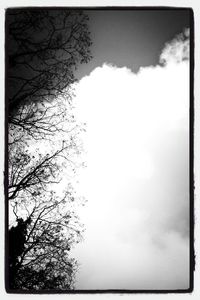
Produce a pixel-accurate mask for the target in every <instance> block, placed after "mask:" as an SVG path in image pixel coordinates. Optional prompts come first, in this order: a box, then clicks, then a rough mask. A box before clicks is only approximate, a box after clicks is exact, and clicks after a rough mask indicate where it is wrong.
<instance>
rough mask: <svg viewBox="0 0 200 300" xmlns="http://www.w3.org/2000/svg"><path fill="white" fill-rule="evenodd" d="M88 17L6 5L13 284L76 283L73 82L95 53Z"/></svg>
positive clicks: (77, 144)
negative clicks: (59, 186) (76, 70)
mask: <svg viewBox="0 0 200 300" xmlns="http://www.w3.org/2000/svg"><path fill="white" fill-rule="evenodd" d="M87 21H88V17H87V15H85V14H84V13H83V12H82V11H80V10H69V9H64V10H63V9H62V10H61V9H26V8H24V9H7V11H6V29H7V36H6V62H7V72H6V80H7V88H6V101H7V103H8V189H7V199H8V200H9V203H8V206H9V217H10V220H9V221H10V226H11V227H10V229H9V231H8V246H9V247H8V250H9V253H8V275H9V282H8V290H9V291H13V290H15V291H16V290H18V291H20V290H32V291H35V290H50V289H54V290H69V289H73V288H74V278H75V272H76V269H77V262H76V261H75V260H74V259H72V258H69V251H70V249H71V248H72V247H73V245H74V244H75V243H77V242H79V241H80V239H81V231H82V227H81V224H80V222H79V219H78V217H77V215H76V214H75V209H74V206H73V203H77V204H78V203H79V202H80V199H79V197H78V196H77V195H76V193H75V191H74V189H73V186H72V184H70V178H71V177H73V176H72V175H74V173H75V172H76V169H77V167H78V166H80V165H81V163H79V161H78V159H77V158H78V156H79V154H80V153H81V147H82V146H81V141H80V140H79V133H80V132H81V131H82V130H83V128H82V125H81V124H78V123H77V121H76V120H75V117H74V114H73V105H72V96H73V89H72V87H71V84H72V83H74V82H75V81H76V78H75V76H74V71H75V69H76V68H78V66H79V64H80V63H87V62H88V61H89V59H90V58H91V54H90V45H91V40H90V33H89V30H88V25H87ZM64 170H65V176H66V178H65V184H64V186H63V185H62V189H63V192H62V193H61V191H59V190H58V188H57V189H56V188H55V185H57V184H59V183H60V182H61V181H62V177H63V174H64V173H62V172H64ZM66 173H67V175H66ZM62 184H63V183H62ZM13 222H14V223H13Z"/></svg>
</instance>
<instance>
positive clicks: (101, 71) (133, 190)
mask: <svg viewBox="0 0 200 300" xmlns="http://www.w3.org/2000/svg"><path fill="white" fill-rule="evenodd" d="M90 19H91V21H90V22H91V23H90V25H91V33H92V37H93V38H92V39H93V56H94V58H93V60H92V61H91V63H89V64H88V65H86V66H85V71H84V72H85V73H84V72H83V69H82V70H81V69H80V71H79V78H80V80H79V82H78V83H77V84H76V87H75V91H76V97H75V99H74V101H75V104H76V107H77V108H76V117H77V118H78V119H79V120H80V121H82V122H85V123H86V132H85V133H84V135H83V136H82V139H83V144H84V148H85V156H84V159H85V161H86V164H87V167H86V168H85V169H82V171H80V176H79V184H78V186H77V188H78V190H79V192H80V194H82V195H84V196H85V197H86V199H87V204H86V205H85V207H84V208H80V211H79V215H80V219H81V222H82V223H84V225H85V233H84V240H83V242H82V243H80V244H78V245H77V246H76V247H75V248H74V250H73V252H72V256H74V257H75V258H76V259H77V260H78V262H79V264H80V266H79V271H78V274H77V281H76V288H77V289H132V290H137V289H140V290H141V289H144V290H145V289H158V290H161V289H187V288H188V287H189V233H188V232H189V153H188V151H189V132H188V131H189V62H188V55H189V53H188V47H189V42H188V35H189V32H188V30H186V29H185V28H187V27H188V25H189V23H188V19H189V18H188V14H187V13H185V12H183V11H182V12H181V11H178V12H175V11H170V12H166V11H165V12H162V13H161V12H158V11H156V12H155V11H152V12H150V11H148V12H147V11H135V12H132V11H127V12H124V11H123V12H119V11H117V12H116V11H115V12H110V11H107V12H90ZM181 32H184V35H183V34H181ZM177 34H179V35H177ZM99 45H101V46H100V47H99V48H98V46H99Z"/></svg>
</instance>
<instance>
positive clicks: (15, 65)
mask: <svg viewBox="0 0 200 300" xmlns="http://www.w3.org/2000/svg"><path fill="white" fill-rule="evenodd" d="M87 21H88V17H87V15H85V14H84V13H83V12H82V11H80V10H78V11H75V10H61V9H53V10H51V9H7V14H6V26H7V29H8V30H7V31H8V35H7V56H8V85H9V90H8V101H9V122H15V124H16V120H13V115H15V114H16V111H17V110H18V109H19V108H20V107H21V106H22V107H23V105H24V104H29V103H32V102H34V103H36V102H42V101H47V100H48V101H50V99H54V98H55V97H57V96H58V95H60V94H62V93H63V90H65V93H66V88H68V87H69V86H70V85H71V84H72V83H73V82H74V81H75V77H74V70H75V69H76V68H77V67H78V65H79V64H80V63H87V62H88V61H89V60H90V58H91V54H90V45H91V40H90V34H89V30H88V25H87Z"/></svg>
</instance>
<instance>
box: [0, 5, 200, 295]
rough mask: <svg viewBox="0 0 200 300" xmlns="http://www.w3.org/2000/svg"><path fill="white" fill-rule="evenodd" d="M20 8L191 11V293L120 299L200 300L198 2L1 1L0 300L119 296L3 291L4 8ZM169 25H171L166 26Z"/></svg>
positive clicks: (199, 12)
mask: <svg viewBox="0 0 200 300" xmlns="http://www.w3.org/2000/svg"><path fill="white" fill-rule="evenodd" d="M20 6H21V7H22V6H58V7H59V6H66V7H67V6H77V7H80V6H85V7H86V6H93V7H95V6H102V7H106V6H127V7H128V6H152V7H154V6H163V7H168V6H170V7H191V8H192V9H193V11H194V30H195V69H194V71H195V73H194V109H195V114H194V119H195V131H194V174H195V178H194V179H195V199H194V204H195V254H196V266H195V273H194V291H193V292H192V293H191V294H123V299H130V297H131V298H132V297H134V299H136V300H137V299H141V300H143V299H146V298H148V299H149V298H150V299H155V298H156V299H159V300H162V299H166V298H169V297H170V299H183V300H184V299H186V298H189V297H190V299H191V297H192V298H194V299H200V202H199V198H200V101H199V99H200V89H199V88H198V87H199V85H198V83H199V82H200V57H199V55H198V54H199V53H200V38H198V37H200V1H198V0H173V1H172V0H151V1H150V0H137V1H136V0H135V1H134V0H132V1H131V0H124V1H122V0H107V1H106V0H99V1H97V0H87V1H86V0H84V1H83V0H82V1H81V0H79V1H78V0H73V1H72V0H62V1H61V0H56V1H53V0H42V1H41V0H40V1H38V0H29V1H26V0H1V2H0V50H1V55H0V67H1V72H0V86H1V88H0V95H1V98H0V99H1V109H0V122H1V124H0V125H1V126H0V140H1V145H2V147H1V149H0V176H1V181H0V199H1V201H0V220H1V221H0V222H1V224H0V225H1V226H0V236H1V240H0V299H3V300H4V299H6V300H7V299H8V300H9V299H20V300H21V299H22V300H23V299H36V298H39V297H40V298H42V299H43V300H46V299H48V297H51V299H59V298H62V299H64V298H65V299H66V297H67V299H75V300H76V299H78V300H79V299H84V300H85V299H88V298H89V299H99V298H100V299H117V298H119V297H120V296H121V295H122V294H121V295H120V294H79V295H73V294H71V295H66V294H59V295H56V294H55V295H53V294H51V295H25V294H24V295H23V294H21V295H20V294H19V295H12V294H7V293H6V291H5V288H4V190H3V170H4V40H5V37H4V23H5V16H4V12H5V9H6V8H8V7H20ZM169 26H170V24H169Z"/></svg>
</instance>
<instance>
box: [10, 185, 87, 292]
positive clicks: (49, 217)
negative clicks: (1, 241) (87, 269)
mask: <svg viewBox="0 0 200 300" xmlns="http://www.w3.org/2000/svg"><path fill="white" fill-rule="evenodd" d="M54 197H55V196H54V195H53V194H52V196H51V197H50V198H49V200H48V201H46V203H42V202H40V201H39V198H37V199H35V203H34V204H33V203H32V206H31V207H30V205H28V206H27V203H24V218H25V220H24V219H22V218H19V217H18V203H15V204H14V205H13V212H14V213H15V215H16V219H17V226H12V227H11V228H10V230H9V245H10V251H9V254H10V256H9V274H10V278H9V279H10V280H9V287H10V288H11V289H19V290H20V289H22V290H24V289H25V290H26V289H28V290H43V289H46V290H50V289H54V290H56V289H57V290H68V289H73V287H74V276H75V273H76V270H77V262H76V261H75V260H74V259H72V258H69V251H70V249H71V247H72V246H73V244H74V243H77V242H78V241H79V240H80V238H81V230H82V229H81V225H80V223H79V221H78V219H77V216H76V215H75V214H74V212H73V211H72V210H70V207H69V206H70V205H69V204H70V202H72V201H73V200H72V199H74V195H73V192H72V190H71V191H69V190H68V191H67V192H66V193H65V195H64V197H62V198H61V199H59V200H58V199H57V198H54ZM21 210H22V206H21V207H20V214H21V213H22V211H21Z"/></svg>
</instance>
